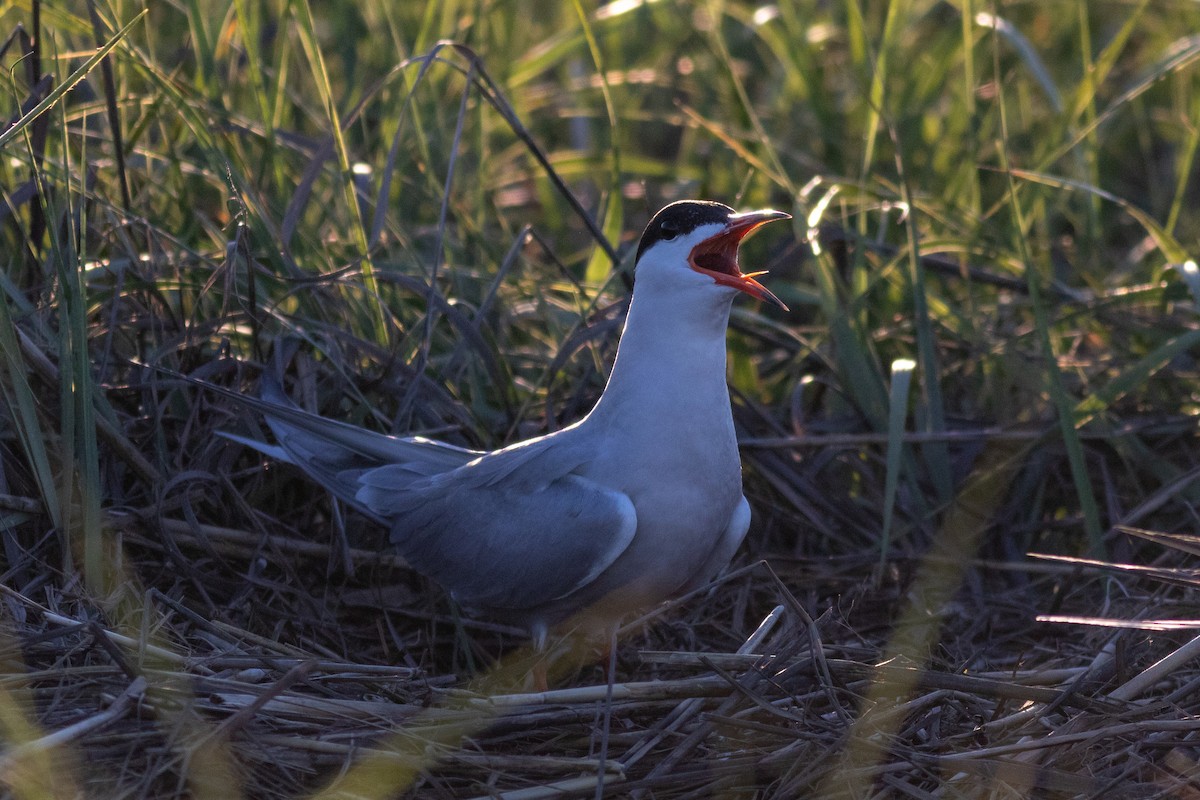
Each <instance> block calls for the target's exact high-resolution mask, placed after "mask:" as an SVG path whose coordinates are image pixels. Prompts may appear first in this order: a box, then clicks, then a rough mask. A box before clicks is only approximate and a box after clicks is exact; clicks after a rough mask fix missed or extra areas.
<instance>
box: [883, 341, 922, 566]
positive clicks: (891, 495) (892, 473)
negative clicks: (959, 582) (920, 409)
mask: <svg viewBox="0 0 1200 800" xmlns="http://www.w3.org/2000/svg"><path fill="white" fill-rule="evenodd" d="M916 368H917V365H916V362H914V361H912V360H910V359H907V358H901V359H897V360H895V361H893V362H892V385H891V391H890V392H889V394H888V428H887V437H888V438H887V451H886V455H885V463H886V465H887V466H886V469H887V471H886V473H885V477H884V487H883V524H882V526H881V536H880V539H879V567H880V569H881V570H882V569H883V567H884V564H885V563H886V561H887V557H888V553H889V550H890V549H891V542H892V518H893V515H894V514H895V511H896V492H897V490H898V489H899V488H900V469H901V465H902V463H903V455H904V421H905V420H906V419H908V387H909V385H910V384H911V383H912V376H913V370H915V369H916Z"/></svg>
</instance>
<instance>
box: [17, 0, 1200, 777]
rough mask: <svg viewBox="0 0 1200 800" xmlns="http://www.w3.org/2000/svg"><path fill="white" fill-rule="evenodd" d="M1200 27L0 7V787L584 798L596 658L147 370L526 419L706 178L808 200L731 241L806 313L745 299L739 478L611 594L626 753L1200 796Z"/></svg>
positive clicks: (235, 413)
mask: <svg viewBox="0 0 1200 800" xmlns="http://www.w3.org/2000/svg"><path fill="white" fill-rule="evenodd" d="M1197 29H1200V10H1197V9H1196V8H1194V7H1193V6H1191V5H1189V4H1184V3H1178V2H1171V1H1170V0H1139V1H1138V2H1111V3H1110V2H1104V3H1099V2H1093V3H1085V2H1063V3H1059V4H1052V5H1044V4H1042V5H1038V4H1018V3H1010V4H1004V5H990V4H989V5H986V6H985V5H981V4H979V3H978V2H975V0H961V2H959V3H945V4H942V3H919V2H912V1H911V0H910V1H909V2H899V1H897V2H893V3H889V4H886V5H883V4H862V3H855V2H849V3H842V4H822V3H816V2H811V0H796V2H792V3H782V4H779V5H777V6H771V5H762V6H756V5H751V4H744V3H737V2H715V1H714V2H706V3H698V4H692V3H682V2H676V1H675V0H659V2H640V3H612V4H610V5H605V6H603V7H601V8H599V9H597V8H595V7H594V6H593V5H591V4H584V3H575V4H559V3H551V2H546V1H545V0H508V2H501V3H491V4H489V3H481V2H454V1H453V0H451V2H441V3H416V2H414V3H403V4H354V3H350V2H344V1H342V0H338V1H336V2H326V3H313V2H308V1H306V0H302V1H301V2H293V3H283V2H274V1H264V2H256V1H255V0H235V2H232V3H216V4H206V3H197V2H187V1H185V2H179V3H173V4H171V3H161V4H148V5H142V4H132V3H125V2H120V1H118V0H112V1H111V2H106V3H95V4H89V5H87V6H85V7H83V8H81V9H73V8H67V7H63V6H59V5H53V4H42V3H40V2H37V0H33V1H32V2H28V3H22V4H8V5H6V6H0V33H3V34H4V36H5V37H6V38H4V39H3V42H2V43H0V63H2V64H3V65H4V67H5V69H4V70H3V72H2V73H0V85H2V88H3V97H4V100H3V105H2V106H0V113H2V115H3V117H2V118H3V119H4V120H5V122H4V123H3V125H4V127H3V128H2V129H0V268H2V269H0V290H2V291H3V294H4V298H5V302H4V304H2V305H0V309H2V310H0V390H2V391H3V405H2V406H0V411H2V412H3V413H2V415H0V418H2V420H3V427H2V428H0V468H2V469H0V481H2V483H0V520H2V522H3V527H2V530H3V543H4V549H3V553H2V554H0V576H2V577H0V592H2V594H3V598H4V604H5V615H4V617H3V618H2V619H3V628H2V629H0V654H2V656H3V664H4V669H3V670H2V671H0V734H2V736H3V740H4V742H5V743H6V747H5V748H4V749H3V751H2V752H0V764H2V765H3V767H4V768H3V769H0V775H2V776H3V777H0V785H3V787H4V790H5V791H7V793H8V794H9V795H11V796H13V797H18V798H27V797H28V798H41V797H59V796H68V795H70V796H79V795H82V796H87V797H159V796H177V795H180V796H182V795H190V796H195V797H222V798H224V797H237V796H245V797H302V796H318V795H322V793H323V792H324V793H325V795H326V796H333V795H334V794H335V793H336V792H337V791H340V790H348V789H349V788H350V787H354V786H357V787H360V788H361V789H362V793H363V794H365V795H367V796H379V797H384V796H394V795H395V794H396V793H398V792H402V791H405V790H407V791H409V792H410V793H411V794H412V795H414V796H426V795H428V796H447V797H474V796H486V795H487V794H488V793H501V792H506V791H514V792H515V791H519V790H528V792H529V794H527V795H516V796H529V797H537V796H558V795H553V794H552V791H553V790H556V789H558V790H562V791H565V792H567V794H569V795H572V796H580V795H591V794H594V793H595V791H596V782H597V775H598V773H599V772H601V771H603V770H604V769H605V767H604V766H602V765H601V764H600V763H599V761H598V759H597V754H598V753H599V743H598V742H597V741H596V740H595V738H596V737H595V731H596V730H597V723H598V717H597V716H596V714H597V702H598V700H597V697H598V696H597V695H596V694H595V691H594V687H596V686H597V685H601V688H603V687H602V679H601V678H600V677H599V674H598V672H597V671H596V670H594V669H593V668H592V667H591V666H590V665H585V666H583V667H580V668H578V670H577V671H574V672H571V673H569V674H565V675H563V676H562V677H561V678H560V681H559V683H558V684H557V685H556V686H555V688H554V689H553V690H552V691H551V692H550V693H549V694H547V695H545V696H526V695H522V694H521V693H520V692H519V691H518V687H516V686H515V685H514V682H515V680H516V679H515V678H514V676H516V675H520V674H522V670H523V666H522V665H523V663H524V661H523V659H524V657H525V653H524V652H523V650H522V647H521V644H522V643H521V639H520V637H519V636H518V635H516V634H514V632H512V631H509V630H507V629H504V628H501V627H497V626H493V625H489V624H487V623H481V622H478V621H473V620H468V619H462V618H460V617H459V616H458V615H457V614H456V613H455V612H454V610H453V609H452V608H451V607H450V605H449V603H448V601H447V600H446V599H445V598H444V596H442V595H441V594H440V593H439V592H438V591H437V590H436V589H435V588H434V587H432V586H431V585H430V584H428V583H427V582H424V581H423V580H422V579H420V578H419V577H417V576H414V575H413V574H412V573H411V572H409V571H408V570H406V569H405V568H404V567H403V565H402V564H398V563H396V559H395V558H394V557H391V556H390V555H389V554H387V553H386V552H385V553H382V554H380V552H379V551H380V546H381V542H382V539H383V537H382V534H381V533H380V532H379V531H376V530H374V529H372V528H371V527H370V526H367V525H363V524H361V521H360V520H358V519H356V518H354V517H345V518H343V517H342V516H341V515H340V514H339V513H337V511H336V509H333V508H331V506H330V504H329V501H328V499H327V498H326V497H323V496H322V495H321V493H320V492H316V491H313V489H312V487H311V486H309V485H308V484H306V483H305V482H303V481H301V480H299V479H298V478H297V476H296V475H295V474H294V473H292V472H290V471H287V470H285V469H281V468H279V467H278V466H277V465H273V464H264V463H262V462H261V461H259V460H258V459H256V458H254V457H253V456H252V455H251V454H249V453H247V452H245V451H244V450H242V449H241V448H238V447H236V446H234V445H232V444H230V443H228V442H226V441H225V440H222V439H219V438H218V437H216V436H215V431H217V430H237V431H240V432H243V433H247V434H261V433H262V431H261V427H262V426H261V424H260V422H259V421H257V420H255V419H253V418H248V417H247V415H245V414H244V413H243V412H242V411H241V410H240V409H238V408H236V407H234V406H233V405H232V404H230V403H229V402H228V401H225V400H223V399H222V398H221V397H220V396H219V395H217V394H213V393H205V392H202V391H198V390H196V389H195V387H194V386H192V385H190V384H184V383H181V382H178V381H173V380H170V379H169V378H167V377H165V376H164V375H163V374H161V373H159V372H156V370H155V368H156V367H165V368H167V369H170V370H174V371H178V372H182V373H185V374H187V375H189V376H191V377H194V378H196V379H199V380H203V381H207V382H211V383H216V384H220V385H223V386H227V387H233V388H238V389H243V390H247V391H252V390H253V388H254V384H255V381H256V379H257V375H258V373H259V371H260V369H261V368H262V367H263V365H264V364H266V363H267V362H268V361H269V359H271V358H273V357H275V355H276V354H285V355H286V356H288V359H287V360H288V363H289V366H288V370H289V372H288V374H289V378H290V386H291V389H292V391H293V394H294V396H295V397H297V399H298V401H299V402H301V403H302V404H303V405H305V406H306V407H309V408H311V409H313V410H317V411H320V412H321V413H324V414H326V415H328V416H332V417H337V418H339V419H344V420H347V421H350V422H353V423H355V424H360V425H366V426H368V427H372V428H375V429H379V430H388V431H403V432H421V433H426V434H429V435H434V436H438V437H440V438H444V439H446V440H448V441H452V442H455V443H458V444H463V445H469V446H473V447H495V446H499V445H501V444H504V443H508V442H511V441H515V440H517V439H519V438H522V437H524V436H527V435H531V434H534V433H538V432H541V431H545V430H548V429H553V428H555V427H560V426H562V425H565V424H568V423H569V422H571V421H573V420H574V419H577V418H578V417H579V416H581V415H582V414H583V413H585V412H586V411H587V410H588V408H589V407H590V404H591V403H592V402H593V401H594V399H595V398H596V396H597V395H598V393H599V391H600V389H601V388H602V386H603V379H604V375H605V373H606V369H607V366H608V364H609V363H610V362H611V358H612V354H613V352H614V346H615V343H616V339H617V335H618V333H619V329H620V323H621V319H622V312H623V300H624V299H625V298H626V297H627V294H628V288H629V286H630V283H631V275H630V266H631V265H630V263H629V261H630V258H631V253H630V248H629V245H630V243H631V242H632V241H633V240H634V237H635V236H636V232H637V231H638V230H640V227H641V226H642V225H643V224H644V222H645V220H646V219H647V218H648V217H649V215H650V214H652V213H653V212H654V211H655V210H656V209H657V208H658V207H659V206H660V205H662V204H663V203H664V202H666V201H668V200H671V199H675V198H678V197H705V198H712V199H719V200H723V201H725V202H729V203H731V204H734V205H737V206H740V207H746V208H750V207H764V206H774V207H777V208H782V209H784V210H787V211H790V212H791V213H792V214H793V216H794V218H795V223H794V226H793V230H792V235H791V236H780V235H776V236H774V237H770V236H763V237H762V238H761V239H756V240H754V241H753V242H752V243H751V244H750V245H749V246H748V248H747V252H746V254H745V263H746V264H747V266H749V265H753V266H754V267H755V268H766V269H770V270H771V272H772V275H771V276H770V278H769V281H770V286H771V288H772V290H773V291H775V292H776V293H777V294H778V295H779V296H780V297H781V298H782V299H783V300H784V301H785V302H786V303H787V304H788V305H789V306H790V307H791V308H792V312H791V313H790V314H786V315H785V314H781V313H778V312H776V311H775V310H774V309H770V310H768V309H766V308H759V307H754V306H752V305H749V304H745V303H742V304H739V305H738V306H737V307H736V309H735V314H734V320H733V325H732V331H731V334H730V385H731V389H732V391H733V393H734V398H735V413H736V417H737V422H738V426H739V433H740V437H741V439H742V443H743V456H744V463H745V467H746V473H745V484H746V490H747V493H748V495H749V496H750V499H751V503H752V505H753V506H754V508H755V514H756V521H755V525H754V527H753V529H752V532H751V535H750V537H749V540H748V542H747V545H746V546H745V547H744V548H743V551H742V552H741V553H740V554H739V555H738V557H737V559H736V560H735V563H734V565H733V571H732V572H731V573H730V574H729V575H728V576H727V578H726V579H725V580H723V581H722V582H720V583H719V584H717V585H715V586H714V587H712V588H711V589H710V590H708V591H706V592H704V593H702V594H701V595H699V596H697V597H693V598H690V599H688V600H686V601H684V602H682V603H680V604H678V605H677V606H676V607H674V608H672V609H669V610H663V611H660V612H658V613H656V614H655V615H654V616H653V618H652V619H649V620H643V621H637V622H631V624H630V625H629V626H628V627H627V629H626V635H625V637H624V638H623V640H622V644H621V649H620V652H619V656H620V660H619V668H618V675H617V681H618V684H617V690H616V703H617V705H616V712H615V713H616V720H615V721H614V727H613V731H614V733H613V737H612V739H611V741H610V747H609V751H608V752H609V755H610V758H611V761H610V762H609V763H608V764H607V772H606V773H605V775H606V777H605V786H606V791H607V794H609V795H611V796H626V795H629V796H655V797H659V796H662V797H685V796H691V795H720V796H757V797H781V798H782V797H799V796H822V797H870V796H887V795H895V796H900V797H925V796H939V797H989V798H991V797H996V798H1001V797H1005V798H1007V797H1032V796H1037V797H1076V796H1090V795H1092V794H1096V793H1099V792H1101V791H1109V792H1117V793H1118V794H1120V796H1128V797H1134V796H1148V797H1149V796H1176V795H1177V796H1187V794H1188V793H1189V792H1194V791H1195V785H1194V777H1193V776H1194V775H1195V774H1196V763H1197V758H1198V757H1200V751H1198V750H1197V744H1196V736H1197V730H1196V728H1197V726H1196V724H1195V721H1194V717H1195V714H1196V712H1197V710H1200V702H1197V699H1196V691H1195V688H1194V687H1195V685H1196V682H1197V680H1200V672H1198V671H1197V669H1196V667H1195V665H1194V664H1193V663H1189V660H1188V659H1187V658H1186V656H1187V655H1188V654H1190V652H1191V649H1190V648H1189V645H1188V643H1189V640H1190V639H1191V634H1190V633H1189V632H1188V631H1189V630H1191V627H1189V626H1193V625H1195V624H1200V623H1196V622H1195V620H1196V618H1197V617H1200V613H1198V611H1197V594H1196V590H1195V586H1196V575H1195V572H1194V566H1193V564H1194V562H1193V559H1194V556H1195V552H1194V551H1195V545H1194V542H1193V540H1192V539H1189V538H1188V537H1189V536H1191V535H1192V534H1193V531H1194V529H1195V518H1196V514H1195V503H1196V501H1197V499H1198V498H1197V488H1196V486H1195V478H1196V476H1197V474H1198V472H1197V469H1198V467H1197V460H1196V455H1195V454H1196V452H1197V448H1196V444H1197V441H1196V432H1195V419H1194V417H1195V414H1196V412H1197V396H1198V393H1200V389H1198V387H1200V380H1198V378H1200V376H1198V374H1197V365H1196V354H1197V346H1198V342H1197V337H1200V328H1198V325H1197V323H1198V321H1200V320H1198V316H1197V308H1198V305H1197V304H1198V302H1200V300H1198V296H1200V295H1198V290H1197V286H1198V282H1197V280H1196V268H1195V263H1194V259H1195V257H1196V254H1197V251H1198V250H1200V214H1198V212H1197V208H1200V203H1198V202H1197V200H1198V196H1197V183H1196V180H1195V164H1196V152H1197V147H1198V146H1200V126H1198V125H1197V123H1196V121H1197V119H1200V91H1198V89H1200V86H1198V85H1197V84H1198V82H1200V76H1198V74H1197V67H1196V62H1197V61H1198V60H1200V38H1197V37H1195V36H1192V35H1189V34H1188V33H1187V32H1188V31H1194V30H1197ZM31 33H35V34H36V35H35V36H32V37H31V35H30V34H31ZM10 34H11V35H10ZM98 48H99V49H98ZM909 365H911V367H910V366H909ZM1033 555H1037V556H1039V557H1037V558H1035V557H1032V556H1033ZM760 561H765V562H766V564H767V565H769V566H766V565H762V564H760V563H759V562H760ZM1039 617H1041V618H1051V617H1052V618H1055V619H1060V620H1062V619H1065V620H1070V621H1069V622H1043V621H1039ZM1101 619H1102V620H1105V621H1106V624H1107V625H1114V624H1116V623H1129V622H1130V621H1134V622H1136V625H1137V626H1139V627H1102V626H1100V625H1085V624H1083V623H1084V622H1085V621H1087V620H1093V621H1096V620H1101ZM764 620H765V622H764ZM1178 620H1184V621H1185V622H1184V623H1179V622H1178ZM760 623H763V628H762V629H761V630H759V631H758V632H757V633H756V629H757V628H758V627H759V625H760ZM1193 646H1194V645H1193ZM1172 654H1175V657H1174V658H1168V657H1169V656H1171V655H1172ZM1164 659H1165V660H1164ZM883 662H886V663H885V664H884V665H883V666H881V663H883ZM1160 663H1161V664H1162V665H1165V666H1156V664H1160ZM514 692H515V693H514ZM601 696H602V695H601ZM85 765H86V766H85ZM93 765H94V766H93ZM339 776H341V777H339ZM339 781H340V782H339ZM539 792H542V794H539Z"/></svg>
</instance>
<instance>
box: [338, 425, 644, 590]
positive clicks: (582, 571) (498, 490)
mask: <svg viewBox="0 0 1200 800" xmlns="http://www.w3.org/2000/svg"><path fill="white" fill-rule="evenodd" d="M549 442H550V440H549V439H541V440H534V441H533V442H529V443H524V444H522V445H520V446H518V447H515V448H509V449H507V450H501V451H498V452H496V453H492V454H489V455H488V456H485V457H483V458H481V459H477V460H476V461H473V462H471V463H470V464H467V465H465V466H463V467H461V468H459V469H458V470H454V471H453V472H449V473H445V474H442V475H436V476H432V477H430V478H428V479H424V480H415V481H414V480H411V479H408V478H407V476H404V475H399V474H396V473H395V470H394V468H393V467H383V468H381V469H378V470H373V471H371V472H367V473H365V474H363V475H361V476H360V477H359V481H360V483H361V485H362V487H363V488H362V489H361V490H360V491H359V493H358V499H359V501H360V502H361V503H363V504H364V505H365V506H366V507H367V509H368V510H369V511H370V512H372V513H374V514H377V515H379V516H382V517H387V518H388V519H389V520H390V522H391V525H392V541H393V543H394V544H395V545H396V548H397V549H398V550H399V551H400V554H401V555H402V556H404V558H405V560H407V561H408V562H409V563H410V564H412V566H413V567H415V568H416V569H417V570H419V571H420V572H422V573H424V574H426V575H428V576H430V577H431V578H433V579H434V580H436V581H437V582H438V583H440V584H441V585H442V586H444V587H445V588H446V589H447V590H448V591H449V592H450V593H451V594H452V595H453V596H454V597H455V599H456V600H458V601H459V602H460V603H462V604H463V605H465V606H468V607H476V608H486V609H493V610H513V611H519V610H523V609H532V608H536V607H537V606H539V605H543V604H545V603H549V602H551V601H554V600H557V599H559V598H562V597H565V596H566V595H569V594H571V593H572V592H574V591H575V590H577V589H579V588H581V587H583V586H586V585H588V584H589V583H591V582H592V581H594V580H595V579H596V577H597V576H598V575H599V574H600V573H601V572H603V571H604V570H605V569H607V568H608V567H609V565H611V564H612V563H613V561H615V560H616V559H617V557H618V556H620V555H621V553H623V552H624V551H625V549H626V548H627V547H628V546H629V543H630V542H631V541H632V540H633V537H634V534H635V533H636V532H637V512H636V511H635V509H634V506H633V502H632V501H631V500H630V499H629V497H628V496H627V495H625V494H624V493H622V492H619V491H616V490H613V489H609V488H607V487H605V486H601V485H600V484H598V483H596V482H594V481H591V480H588V479H586V478H583V477H581V476H579V475H575V474H572V472H571V470H572V469H574V468H575V467H577V466H578V462H579V459H578V458H577V457H572V451H573V450H574V448H571V447H570V446H567V447H561V446H560V447H547V446H546V445H547V444H549Z"/></svg>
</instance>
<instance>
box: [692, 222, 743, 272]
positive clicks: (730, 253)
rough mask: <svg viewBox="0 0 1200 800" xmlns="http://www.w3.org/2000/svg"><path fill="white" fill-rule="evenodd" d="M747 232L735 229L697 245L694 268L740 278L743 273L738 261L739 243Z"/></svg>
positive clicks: (693, 254) (694, 252)
mask: <svg viewBox="0 0 1200 800" xmlns="http://www.w3.org/2000/svg"><path fill="white" fill-rule="evenodd" d="M747 232H748V231H747V229H745V228H743V229H741V230H738V229H736V228H735V229H733V230H729V231H724V232H723V233H719V234H717V235H716V236H714V237H712V238H711V239H706V240H705V241H703V242H701V243H700V244H698V245H696V247H695V248H694V249H693V250H692V259H691V260H692V266H694V267H699V268H700V269H706V270H709V271H711V272H719V273H721V274H723V275H729V276H730V277H733V278H736V277H740V276H741V274H742V271H741V269H740V268H739V267H738V261H737V253H738V243H739V242H740V241H741V240H742V237H743V236H745V235H746V233H747Z"/></svg>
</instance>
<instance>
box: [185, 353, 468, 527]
mask: <svg viewBox="0 0 1200 800" xmlns="http://www.w3.org/2000/svg"><path fill="white" fill-rule="evenodd" d="M163 371H164V372H169V371H168V370H163ZM170 374H173V375H175V376H176V377H179V378H183V379H184V380H186V381H188V382H190V383H195V384H197V385H200V386H202V387H204V388H205V389H208V390H210V391H215V392H217V393H219V394H222V395H224V396H226V397H228V398H230V399H233V400H235V401H236V402H238V403H240V404H242V405H244V406H247V407H249V408H253V409H254V410H256V411H258V412H259V413H261V414H262V415H263V417H264V418H265V419H266V421H267V425H268V426H269V427H270V428H271V432H272V433H273V434H274V435H275V438H276V440H277V441H278V444H274V445H273V444H270V443H268V442H263V441H259V440H258V439H252V438H249V437H245V436H239V435H237V434H232V433H226V432H224V431H222V432H221V433H220V435H221V436H223V437H225V438H226V439H229V440H231V441H234V442H238V443H239V444H243V445H246V446H247V447H252V448H254V449H255V450H258V451H259V452H261V453H263V454H265V455H267V456H269V457H271V458H275V459H278V460H281V461H286V462H288V463H290V464H294V465H296V466H297V467H299V468H300V469H302V470H304V471H305V472H306V473H308V474H309V475H310V476H311V477H313V478H314V479H316V480H317V481H318V482H319V483H320V484H321V485H323V486H324V487H325V488H326V489H328V490H329V491H331V492H332V493H333V494H334V495H336V496H337V497H339V498H340V499H342V500H344V501H346V502H347V503H350V504H351V505H353V506H355V507H356V508H360V509H363V510H364V511H366V513H368V514H370V515H371V516H375V515H374V514H371V512H370V511H369V510H367V509H365V508H364V507H363V506H362V504H361V503H359V502H358V501H357V500H356V499H355V495H356V494H357V492H358V490H359V488H361V485H360V484H359V482H358V477H359V476H360V475H362V474H363V473H364V472H366V471H368V470H371V469H376V468H378V467H381V466H384V465H387V464H401V465H404V466H405V468H406V469H407V470H408V471H410V472H411V473H412V475H413V477H414V479H417V478H419V477H421V476H429V475H436V474H438V473H441V472H448V471H449V470H452V469H457V468H458V467H461V466H462V465H463V464H466V463H467V462H469V461H471V460H473V459H475V458H477V457H479V456H480V455H482V453H480V452H479V451H476V450H468V449H466V448H463V447H456V446H455V445H451V444H446V443H444V442H438V441H434V440H432V439H425V438H423V437H420V436H411V437H400V436H388V435H386V434H382V433H375V432H374V431H368V430H366V429H364V428H358V427H355V426H354V425H350V424H348V423H345V422H340V421H338V420H333V419H328V418H326V417H322V416H319V415H317V414H311V413H309V412H307V411H305V410H303V409H302V408H300V407H299V406H297V405H296V404H295V403H293V402H292V400H291V399H290V398H289V397H288V396H287V395H286V394H285V393H284V391H283V387H282V385H281V384H280V383H279V381H278V379H277V378H275V376H273V375H270V374H264V375H263V379H262V386H261V395H262V396H261V397H252V396H250V395H245V394H242V393H241V392H236V391H233V390H230V389H226V388H224V387H221V386H216V385H213V384H210V383H207V382H205V381H198V380H196V379H194V378H189V377H187V376H186V375H180V374H179V373H170Z"/></svg>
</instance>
